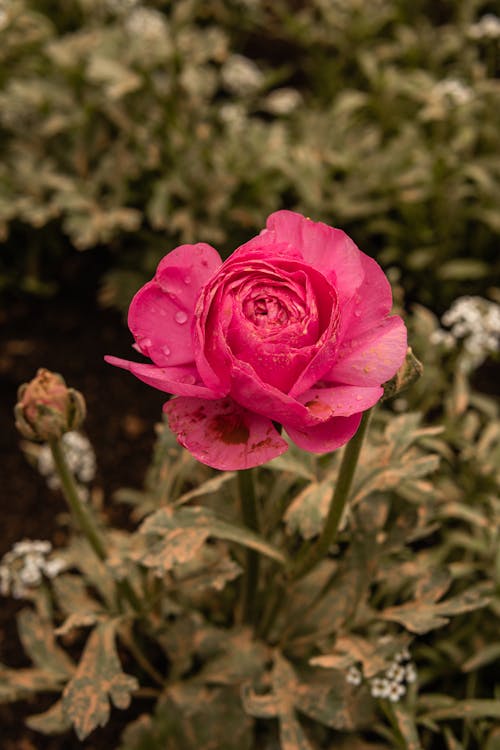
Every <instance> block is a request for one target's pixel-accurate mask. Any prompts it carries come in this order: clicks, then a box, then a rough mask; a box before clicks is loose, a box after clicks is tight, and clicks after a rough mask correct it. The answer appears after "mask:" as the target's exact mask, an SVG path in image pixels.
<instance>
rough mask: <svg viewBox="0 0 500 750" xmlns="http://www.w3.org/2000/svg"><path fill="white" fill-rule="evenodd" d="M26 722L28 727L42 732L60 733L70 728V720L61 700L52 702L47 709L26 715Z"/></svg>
mask: <svg viewBox="0 0 500 750" xmlns="http://www.w3.org/2000/svg"><path fill="white" fill-rule="evenodd" d="M26 724H27V726H28V727H29V728H30V729H34V730H35V732H41V733H42V734H62V733H63V732H66V731H67V730H68V729H71V721H69V719H68V718H67V716H66V714H65V713H64V710H63V705H62V701H57V703H54V705H53V706H51V707H50V708H49V709H48V711H44V712H43V713H41V714H32V715H31V716H28V718H27V719H26Z"/></svg>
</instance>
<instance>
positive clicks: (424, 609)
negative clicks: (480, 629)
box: [380, 588, 491, 634]
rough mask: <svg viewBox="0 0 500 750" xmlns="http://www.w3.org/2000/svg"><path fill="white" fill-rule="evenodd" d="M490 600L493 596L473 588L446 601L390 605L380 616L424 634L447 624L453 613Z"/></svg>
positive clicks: (475, 606) (470, 609) (419, 601)
mask: <svg viewBox="0 0 500 750" xmlns="http://www.w3.org/2000/svg"><path fill="white" fill-rule="evenodd" d="M490 601H491V597H489V596H486V595H484V594H483V593H482V592H481V591H478V590H477V589H474V588H471V589H468V590H467V591H464V592H463V593H462V594H458V595H457V596H454V597H451V598H450V599H446V600H445V601H444V602H437V603H435V602H433V601H428V600H425V599H422V600H416V601H411V602H407V603H406V604H402V605H400V606H398V607H388V608H387V609H385V610H384V611H383V612H381V614H380V617H381V618H382V619H383V620H391V621H393V622H399V623H400V624H401V625H403V626H404V627H405V628H407V629H408V630H410V631H411V632H412V633H418V634H423V633H427V632H428V631H429V630H435V629H436V628H440V627H442V626H443V625H447V624H448V622H449V617H450V616H452V615H458V614H463V613H464V612H471V611H474V610H475V609H480V608H481V607H486V606H487V605H488V604H489V603H490Z"/></svg>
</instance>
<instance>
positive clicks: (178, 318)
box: [174, 310, 188, 325]
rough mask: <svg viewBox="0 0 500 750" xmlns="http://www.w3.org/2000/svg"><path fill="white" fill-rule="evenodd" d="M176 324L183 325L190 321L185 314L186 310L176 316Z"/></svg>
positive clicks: (178, 312) (179, 311)
mask: <svg viewBox="0 0 500 750" xmlns="http://www.w3.org/2000/svg"><path fill="white" fill-rule="evenodd" d="M174 318H175V322H176V323H180V324H181V325H182V324H183V323H185V322H186V321H187V319H188V316H187V313H185V312H184V310H178V311H177V312H176V313H175V315H174Z"/></svg>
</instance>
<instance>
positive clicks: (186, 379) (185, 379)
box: [180, 375, 196, 385]
mask: <svg viewBox="0 0 500 750" xmlns="http://www.w3.org/2000/svg"><path fill="white" fill-rule="evenodd" d="M180 382H181V383H185V384H186V385H194V384H195V383H196V378H195V377H194V375H184V377H182V378H180Z"/></svg>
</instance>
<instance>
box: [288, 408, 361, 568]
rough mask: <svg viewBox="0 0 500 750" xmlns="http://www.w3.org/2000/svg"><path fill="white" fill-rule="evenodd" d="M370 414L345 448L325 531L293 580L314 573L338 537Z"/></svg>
mask: <svg viewBox="0 0 500 750" xmlns="http://www.w3.org/2000/svg"><path fill="white" fill-rule="evenodd" d="M371 411H372V410H371V409H369V410H368V411H365V413H364V414H363V416H362V418H361V423H360V425H359V427H358V431H357V432H356V434H355V435H354V437H352V438H351V440H350V441H349V442H348V443H347V445H346V446H345V448H344V455H343V456H342V463H341V464H340V470H339V475H338V478H337V484H336V485H335V492H334V493H333V497H332V500H331V503H330V507H329V509H328V515H327V517H326V519H325V524H324V526H323V530H322V532H321V534H320V536H319V539H318V541H317V542H316V544H314V545H313V546H312V547H309V546H307V545H306V547H305V550H304V549H303V550H302V551H301V552H299V555H298V557H297V560H296V562H295V565H294V567H293V568H292V571H291V577H292V578H293V579H297V578H302V576H304V575H305V574H306V573H308V572H309V571H310V570H312V568H314V566H315V565H316V563H318V562H319V561H320V560H322V559H323V557H325V555H326V554H327V552H328V550H329V548H330V547H331V545H332V544H333V543H334V541H335V539H336V537H337V532H338V527H339V523H340V521H341V518H342V515H343V513H344V508H345V506H346V503H347V500H348V498H349V491H350V489H351V484H352V480H353V477H354V472H355V470H356V466H357V463H358V458H359V454H360V451H361V446H362V444H363V439H364V437H365V434H366V430H367V427H368V423H369V421H370V417H371Z"/></svg>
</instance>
